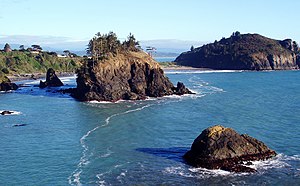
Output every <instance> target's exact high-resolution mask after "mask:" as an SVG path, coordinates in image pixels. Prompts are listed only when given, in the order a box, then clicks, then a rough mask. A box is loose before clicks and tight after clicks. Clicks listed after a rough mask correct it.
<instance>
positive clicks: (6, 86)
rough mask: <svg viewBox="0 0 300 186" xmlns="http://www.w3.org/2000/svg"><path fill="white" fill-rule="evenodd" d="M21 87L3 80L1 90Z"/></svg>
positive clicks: (0, 85)
mask: <svg viewBox="0 0 300 186" xmlns="http://www.w3.org/2000/svg"><path fill="white" fill-rule="evenodd" d="M18 88H19V87H18V85H16V84H15V83H11V82H3V83H0V91H9V90H17V89H18Z"/></svg>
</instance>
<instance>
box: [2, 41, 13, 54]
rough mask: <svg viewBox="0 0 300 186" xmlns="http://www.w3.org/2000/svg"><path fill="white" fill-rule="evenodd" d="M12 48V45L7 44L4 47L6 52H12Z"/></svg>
mask: <svg viewBox="0 0 300 186" xmlns="http://www.w3.org/2000/svg"><path fill="white" fill-rule="evenodd" d="M11 51H12V50H11V48H10V45H9V44H8V43H6V44H5V46H4V52H11Z"/></svg>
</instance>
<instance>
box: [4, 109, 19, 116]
mask: <svg viewBox="0 0 300 186" xmlns="http://www.w3.org/2000/svg"><path fill="white" fill-rule="evenodd" d="M3 111H5V110H0V113H2V112H3ZM9 112H12V113H11V114H5V115H3V116H10V115H20V114H22V112H18V111H13V110H9Z"/></svg>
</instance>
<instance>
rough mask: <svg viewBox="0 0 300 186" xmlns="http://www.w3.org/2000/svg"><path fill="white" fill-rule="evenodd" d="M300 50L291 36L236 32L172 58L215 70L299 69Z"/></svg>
mask: <svg viewBox="0 0 300 186" xmlns="http://www.w3.org/2000/svg"><path fill="white" fill-rule="evenodd" d="M299 54H300V49H299V46H298V44H297V43H296V42H295V41H292V40H291V39H285V40H282V41H280V40H275V39H270V38H267V37H264V36H262V35H259V34H240V33H239V32H235V33H233V34H232V35H231V37H229V38H222V39H221V40H220V41H215V42H214V43H210V44H206V45H203V46H201V47H198V48H192V49H191V50H190V51H187V52H183V53H182V54H180V55H179V56H178V57H177V58H176V60H175V62H176V64H178V65H184V66H191V67H197V68H210V69H216V70H257V71H259V70H293V69H299V65H300V62H299V61H300V59H299V58H300V56H299Z"/></svg>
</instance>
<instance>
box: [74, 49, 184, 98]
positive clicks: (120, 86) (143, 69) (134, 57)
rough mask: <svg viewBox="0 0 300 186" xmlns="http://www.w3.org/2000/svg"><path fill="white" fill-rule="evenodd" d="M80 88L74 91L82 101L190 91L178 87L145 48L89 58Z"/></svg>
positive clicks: (157, 95)
mask: <svg viewBox="0 0 300 186" xmlns="http://www.w3.org/2000/svg"><path fill="white" fill-rule="evenodd" d="M77 76H78V78H77V80H76V81H77V89H76V90H75V91H74V93H73V94H72V95H73V96H74V97H75V98H76V99H78V100H80V101H91V100H97V101H117V100H120V99H124V100H140V99H145V98H146V97H147V96H149V97H161V96H166V95H172V94H179V95H181V94H185V93H189V91H188V89H187V88H185V87H184V85H183V84H180V86H181V87H179V88H178V89H177V88H176V87H174V85H173V84H172V83H171V81H170V80H169V79H168V78H167V77H166V76H165V75H164V72H163V70H162V69H161V68H160V66H159V64H158V63H156V62H155V61H154V60H153V59H152V57H151V56H149V55H148V54H146V53H144V52H126V53H125V52H124V53H118V54H117V55H113V54H108V57H107V59H105V60H102V61H98V62H93V61H92V60H89V61H88V62H87V63H86V64H85V65H84V66H83V67H82V68H81V69H80V70H79V71H78V74H77Z"/></svg>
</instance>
